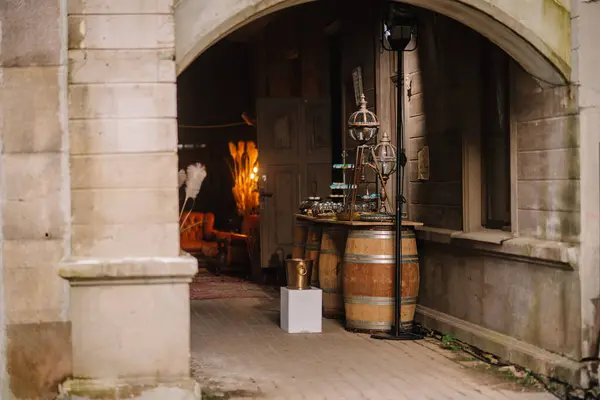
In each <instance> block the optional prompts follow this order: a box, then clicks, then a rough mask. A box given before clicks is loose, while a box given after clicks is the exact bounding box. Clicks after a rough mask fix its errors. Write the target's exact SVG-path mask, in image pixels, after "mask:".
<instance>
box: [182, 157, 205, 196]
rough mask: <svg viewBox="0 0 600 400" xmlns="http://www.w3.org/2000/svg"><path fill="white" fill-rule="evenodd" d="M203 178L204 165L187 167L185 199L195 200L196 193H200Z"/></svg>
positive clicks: (197, 164)
mask: <svg viewBox="0 0 600 400" xmlns="http://www.w3.org/2000/svg"><path fill="white" fill-rule="evenodd" d="M204 178H206V167H205V166H204V165H202V164H201V163H196V164H190V165H188V167H187V181H186V187H185V197H187V198H188V199H195V198H196V196H198V192H200V187H201V186H202V182H204Z"/></svg>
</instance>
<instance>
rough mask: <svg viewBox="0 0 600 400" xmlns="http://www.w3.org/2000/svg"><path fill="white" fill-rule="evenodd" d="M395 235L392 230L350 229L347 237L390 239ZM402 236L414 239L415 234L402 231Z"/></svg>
mask: <svg viewBox="0 0 600 400" xmlns="http://www.w3.org/2000/svg"><path fill="white" fill-rule="evenodd" d="M395 237H396V232H394V231H352V232H350V235H348V239H355V238H356V239H392V238H395ZM402 238H404V239H414V238H416V235H415V233H414V232H405V231H403V232H402Z"/></svg>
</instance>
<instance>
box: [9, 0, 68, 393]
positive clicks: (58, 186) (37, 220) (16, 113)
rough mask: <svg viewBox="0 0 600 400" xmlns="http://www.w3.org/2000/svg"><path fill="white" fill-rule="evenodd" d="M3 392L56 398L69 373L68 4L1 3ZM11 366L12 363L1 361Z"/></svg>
mask: <svg viewBox="0 0 600 400" xmlns="http://www.w3.org/2000/svg"><path fill="white" fill-rule="evenodd" d="M0 26H1V31H2V36H1V38H2V41H1V42H0V43H1V46H0V48H1V50H0V66H1V67H2V74H1V75H2V84H1V88H0V96H1V97H0V115H1V116H2V118H0V121H1V122H0V124H1V125H0V132H1V133H2V139H1V141H2V147H1V154H0V165H1V166H2V168H1V172H0V174H2V175H3V176H2V178H0V182H2V186H1V189H0V195H1V196H2V199H1V201H0V202H1V203H2V205H3V209H2V210H0V215H3V218H2V224H1V225H0V226H1V227H2V233H1V237H2V250H1V252H0V257H1V260H0V265H1V266H2V272H1V273H0V276H1V277H2V281H1V284H2V290H0V293H1V292H3V295H4V296H3V300H4V301H3V302H2V303H3V310H2V311H3V312H2V315H3V318H4V321H3V324H2V325H3V328H2V329H0V331H2V332H4V334H5V335H3V337H4V336H5V340H6V342H5V343H6V344H5V346H6V347H5V349H4V350H5V355H6V363H7V364H6V370H7V375H8V378H7V380H6V381H5V380H4V379H3V382H4V385H2V392H1V394H0V397H2V398H7V399H9V398H15V399H25V398H27V399H30V398H49V396H51V393H56V391H57V387H58V384H59V383H60V382H61V381H63V380H64V379H65V378H66V377H68V376H69V375H70V373H71V328H70V323H69V322H68V315H67V310H68V285H67V283H66V282H65V281H63V280H62V279H61V278H60V277H59V275H58V263H59V261H60V260H61V259H62V258H63V257H65V256H68V254H69V251H70V248H69V243H70V230H71V229H70V223H69V218H70V209H69V208H70V207H69V204H70V201H69V198H70V191H69V167H68V165H69V162H68V133H67V121H66V108H67V65H66V64H67V63H66V59H67V58H66V46H65V44H66V4H65V2H64V1H59V0H55V1H50V2H48V1H44V2H41V1H27V2H23V1H18V0H6V1H4V2H3V3H2V5H0ZM2 368H4V366H2Z"/></svg>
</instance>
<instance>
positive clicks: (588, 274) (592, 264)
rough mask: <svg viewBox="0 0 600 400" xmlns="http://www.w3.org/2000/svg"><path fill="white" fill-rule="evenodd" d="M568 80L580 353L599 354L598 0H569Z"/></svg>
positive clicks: (593, 377) (595, 378)
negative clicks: (575, 173)
mask: <svg viewBox="0 0 600 400" xmlns="http://www.w3.org/2000/svg"><path fill="white" fill-rule="evenodd" d="M572 7H573V12H572V19H571V25H572V31H573V34H572V40H571V42H572V53H571V57H572V60H573V73H572V77H571V80H572V81H573V84H574V85H575V86H576V87H577V88H578V96H577V100H578V106H579V112H580V115H579V129H580V149H579V157H580V169H581V188H580V191H581V194H580V196H581V214H580V216H581V227H580V228H581V234H580V241H581V262H580V266H579V271H580V275H581V277H582V279H581V281H582V284H581V308H582V312H581V315H582V352H583V356H584V357H592V358H596V359H597V358H598V357H600V353H599V350H600V345H599V344H600V267H599V265H600V75H598V65H599V64H598V63H599V62H600V53H599V52H598V37H600V24H598V21H600V2H597V1H588V0H574V1H572ZM594 364H595V365H596V366H595V368H593V367H592V368H590V366H589V365H586V371H593V370H594V369H595V370H596V372H595V373H591V374H587V372H586V375H585V376H584V378H585V379H584V382H583V383H590V384H592V383H593V382H594V381H596V383H597V382H598V378H599V376H598V370H600V368H598V362H595V363H594Z"/></svg>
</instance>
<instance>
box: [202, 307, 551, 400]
mask: <svg viewBox="0 0 600 400" xmlns="http://www.w3.org/2000/svg"><path fill="white" fill-rule="evenodd" d="M463 355H464V354H463ZM460 357H461V356H460V355H457V353H456V352H452V351H449V350H444V349H441V348H440V347H439V345H438V343H437V342H435V340H433V339H431V340H426V341H418V342H387V341H378V340H373V339H370V338H369V336H367V335H361V334H354V333H349V332H347V331H345V330H344V329H343V328H342V326H341V325H340V324H339V323H338V322H336V321H332V320H324V322H323V333H322V334H287V333H285V332H284V331H282V330H281V329H280V328H279V299H278V298H277V297H274V298H272V299H257V298H254V299H252V298H251V299H225V300H200V301H192V371H193V374H194V376H195V377H196V379H198V381H200V382H201V384H202V386H203V390H205V391H206V393H207V395H205V396H206V397H205V398H219V397H218V396H222V397H223V398H228V399H243V398H257V399H309V400H313V399H314V400H317V399H357V400H358V399H374V400H375V399H376V400H379V399H393V400H419V399H432V400H441V399H463V400H466V399H498V400H499V399H503V400H506V399H532V400H536V399H540V400H541V399H554V398H555V397H553V396H552V395H551V394H549V393H545V392H540V391H539V390H537V391H536V390H532V389H527V391H525V390H526V389H524V388H523V387H522V386H520V385H518V384H516V383H515V382H513V381H510V380H506V379H502V378H500V377H498V376H497V374H492V373H490V372H481V371H480V370H478V369H477V368H473V367H472V365H471V364H469V363H468V362H463V363H460V362H459V361H458V360H459V359H460ZM211 394H212V395H211Z"/></svg>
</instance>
